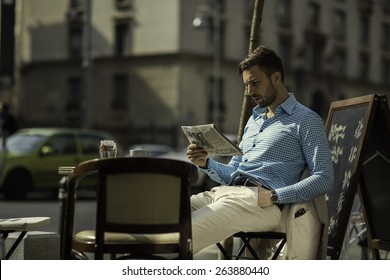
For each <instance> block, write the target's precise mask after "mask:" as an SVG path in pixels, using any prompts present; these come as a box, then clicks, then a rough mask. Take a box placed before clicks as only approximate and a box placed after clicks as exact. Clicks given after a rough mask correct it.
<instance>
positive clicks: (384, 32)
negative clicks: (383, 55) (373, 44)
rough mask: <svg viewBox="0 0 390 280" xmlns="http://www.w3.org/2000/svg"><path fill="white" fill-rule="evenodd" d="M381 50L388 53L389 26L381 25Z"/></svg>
mask: <svg viewBox="0 0 390 280" xmlns="http://www.w3.org/2000/svg"><path fill="white" fill-rule="evenodd" d="M382 50H383V51H385V52H389V51H390V24H388V23H383V24H382Z"/></svg>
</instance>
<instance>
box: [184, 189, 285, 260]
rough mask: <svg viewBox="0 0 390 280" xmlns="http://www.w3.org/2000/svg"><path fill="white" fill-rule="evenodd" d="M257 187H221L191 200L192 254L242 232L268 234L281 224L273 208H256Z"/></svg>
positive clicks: (277, 211) (278, 214)
mask: <svg viewBox="0 0 390 280" xmlns="http://www.w3.org/2000/svg"><path fill="white" fill-rule="evenodd" d="M257 197H258V191H257V187H245V186H220V187H214V188H212V189H211V190H210V191H206V192H202V193H199V194H196V195H193V196H191V211H192V240H193V253H194V254H196V253H197V252H199V251H200V250H201V249H203V248H206V247H208V246H210V245H212V244H216V243H217V242H220V241H222V240H225V239H226V238H228V237H230V236H231V235H233V234H235V233H236V232H239V231H269V230H274V229H275V227H276V226H277V225H278V224H279V221H280V217H281V212H280V210H279V208H278V207H277V206H276V205H274V206H271V207H267V208H261V207H259V206H258V205H257Z"/></svg>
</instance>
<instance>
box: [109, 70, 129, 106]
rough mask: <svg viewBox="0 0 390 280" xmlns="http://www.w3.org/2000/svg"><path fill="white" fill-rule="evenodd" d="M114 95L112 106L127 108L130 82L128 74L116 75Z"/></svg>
mask: <svg viewBox="0 0 390 280" xmlns="http://www.w3.org/2000/svg"><path fill="white" fill-rule="evenodd" d="M113 87H114V88H113V96H112V101H111V108H112V109H113V110H126V109H127V107H128V98H127V97H128V94H129V82H128V78H127V75H115V76H114V78H113Z"/></svg>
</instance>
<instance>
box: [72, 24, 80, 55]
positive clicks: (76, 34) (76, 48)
mask: <svg viewBox="0 0 390 280" xmlns="http://www.w3.org/2000/svg"><path fill="white" fill-rule="evenodd" d="M82 40H83V32H82V29H81V26H78V25H77V26H71V27H70V29H69V55H70V57H71V58H80V57H81V54H82V46H83V42H82Z"/></svg>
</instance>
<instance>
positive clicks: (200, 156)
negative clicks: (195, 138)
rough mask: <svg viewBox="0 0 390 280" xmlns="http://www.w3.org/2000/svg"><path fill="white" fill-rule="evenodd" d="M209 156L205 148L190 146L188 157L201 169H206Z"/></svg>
mask: <svg viewBox="0 0 390 280" xmlns="http://www.w3.org/2000/svg"><path fill="white" fill-rule="evenodd" d="M207 156H208V154H207V152H206V150H205V149H204V148H202V147H198V146H197V145H196V144H190V145H188V149H187V157H188V158H189V160H190V161H192V162H193V163H194V164H196V165H198V166H199V167H206V163H207Z"/></svg>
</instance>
